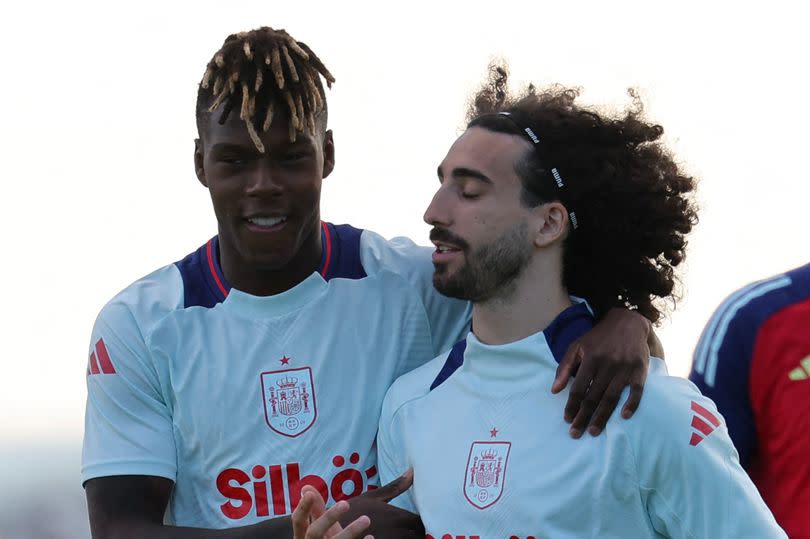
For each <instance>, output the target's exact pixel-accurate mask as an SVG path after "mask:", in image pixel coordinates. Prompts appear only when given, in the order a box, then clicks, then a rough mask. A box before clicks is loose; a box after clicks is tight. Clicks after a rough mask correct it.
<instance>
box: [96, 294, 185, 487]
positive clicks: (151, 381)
mask: <svg viewBox="0 0 810 539" xmlns="http://www.w3.org/2000/svg"><path fill="white" fill-rule="evenodd" d="M89 356H90V357H89V364H88V369H87V407H86V413H85V432H84V446H83V450H82V482H83V483H84V482H86V481H88V480H89V479H93V478H96V477H104V476H115V475H152V476H158V477H165V478H167V479H171V480H172V481H174V480H175V477H176V471H177V462H176V455H175V445H174V436H173V430H172V419H171V414H170V411H169V409H168V407H167V405H166V402H165V400H164V397H163V395H162V393H161V389H160V387H161V385H160V382H159V378H158V374H157V372H156V370H155V368H154V364H153V363H152V362H151V361H150V355H149V352H148V350H147V346H146V344H145V342H144V337H143V335H142V330H141V328H140V327H139V324H138V323H137V321H136V319H135V317H134V316H133V313H132V312H131V311H130V309H129V308H128V306H127V304H126V303H125V302H123V301H116V300H113V302H111V303H110V304H108V305H107V306H106V307H105V308H104V309H103V310H102V312H101V314H100V315H99V317H98V319H97V320H96V323H95V327H94V328H93V334H92V338H91V342H90V352H89Z"/></svg>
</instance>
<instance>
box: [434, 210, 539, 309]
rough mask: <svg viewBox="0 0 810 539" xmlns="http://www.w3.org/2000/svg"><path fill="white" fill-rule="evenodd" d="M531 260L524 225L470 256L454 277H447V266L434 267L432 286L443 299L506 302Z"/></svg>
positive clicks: (437, 265)
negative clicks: (445, 297) (501, 299)
mask: <svg viewBox="0 0 810 539" xmlns="http://www.w3.org/2000/svg"><path fill="white" fill-rule="evenodd" d="M531 257H532V249H531V247H530V246H529V227H528V225H527V224H526V223H521V224H519V225H517V226H515V227H514V228H511V229H510V230H507V231H506V232H505V233H504V234H503V235H502V236H501V237H500V238H498V239H496V240H495V241H493V242H491V243H489V244H487V245H483V246H481V247H478V248H477V249H476V250H475V251H473V252H470V253H468V255H467V263H466V264H464V266H462V267H461V269H459V270H458V271H456V272H455V273H454V274H448V273H447V271H448V270H447V266H446V265H444V264H435V265H434V268H435V271H434V273H433V286H434V287H435V288H436V290H438V291H439V293H440V294H442V295H445V296H448V297H451V298H458V299H464V300H468V301H472V302H474V303H483V302H486V301H490V300H493V299H499V298H503V299H505V298H506V297H508V296H509V295H510V294H511V292H512V290H513V289H514V286H515V280H516V279H517V278H518V276H519V275H520V274H521V273H522V272H523V270H524V269H525V268H526V266H528V264H529V261H530V260H531Z"/></svg>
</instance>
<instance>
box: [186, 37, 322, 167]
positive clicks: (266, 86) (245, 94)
mask: <svg viewBox="0 0 810 539" xmlns="http://www.w3.org/2000/svg"><path fill="white" fill-rule="evenodd" d="M321 76H323V78H324V79H326V84H327V86H328V87H330V88H331V87H332V83H333V82H335V78H334V77H333V76H332V74H331V73H329V70H328V69H326V67H325V66H324V65H323V63H322V62H321V60H320V59H319V58H318V57H317V56H316V55H315V53H314V52H312V50H311V49H310V48H309V47H308V46H307V45H306V44H304V43H301V42H300V41H296V40H295V39H294V38H293V37H292V36H291V35H289V34H288V33H287V32H285V31H284V30H274V29H272V28H269V27H267V26H264V27H262V28H258V29H256V30H251V31H250V32H240V33H238V34H232V35H230V36H228V38H227V39H225V43H224V44H223V45H222V48H221V49H220V50H219V51H217V53H216V54H215V55H214V57H213V58H212V59H211V61H210V62H209V63H208V68H207V69H206V71H205V75H203V78H202V82H200V92H199V94H198V97H197V101H198V116H199V110H200V102H201V101H202V100H201V97H203V96H204V97H210V98H212V100H209V102H210V106H209V107H208V109H207V111H208V112H213V111H214V110H216V109H217V108H218V107H220V106H221V105H224V107H223V109H222V114H221V115H220V118H219V123H220V124H223V123H225V121H226V120H227V119H228V116H229V115H230V113H231V111H232V110H233V109H234V108H235V107H237V106H238V108H239V118H241V119H242V120H244V122H245V125H246V126H247V130H248V133H249V134H250V138H251V140H253V143H254V144H255V145H256V148H257V149H258V150H259V151H260V152H262V153H264V144H262V141H261V137H260V133H263V132H265V131H267V130H268V129H270V126H271V124H272V122H273V116H274V110H273V107H274V106H278V105H281V106H284V105H286V107H287V110H288V112H289V116H290V141H291V142H295V138H296V134H297V133H298V132H302V133H303V132H304V131H307V130H309V131H310V132H312V133H314V132H315V119H316V118H317V117H318V115H319V114H320V113H321V112H322V111H324V110H325V109H326V94H325V93H324V89H323V85H322V84H321V81H320V77H321Z"/></svg>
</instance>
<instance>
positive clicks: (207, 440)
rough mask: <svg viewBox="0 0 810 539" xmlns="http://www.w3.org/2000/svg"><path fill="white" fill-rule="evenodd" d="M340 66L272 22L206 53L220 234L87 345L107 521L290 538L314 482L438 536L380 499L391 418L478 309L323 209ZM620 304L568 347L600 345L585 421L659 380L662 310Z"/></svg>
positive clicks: (147, 280) (98, 327) (90, 407)
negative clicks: (335, 72) (411, 378)
mask: <svg viewBox="0 0 810 539" xmlns="http://www.w3.org/2000/svg"><path fill="white" fill-rule="evenodd" d="M322 81H323V82H322ZM333 81H334V77H332V75H331V73H330V72H329V70H328V69H327V68H326V67H325V66H324V64H323V62H321V60H320V59H319V57H318V56H317V55H316V54H315V53H314V51H313V50H312V49H310V48H309V47H308V46H307V45H306V44H305V43H303V42H301V41H298V40H296V39H294V38H293V37H292V36H291V35H290V34H288V33H287V32H285V31H283V30H276V29H273V28H269V27H263V28H258V29H256V30H252V31H250V32H240V33H238V34H233V35H230V36H228V37H227V38H226V40H225V42H224V43H223V45H222V48H221V49H219V50H218V51H216V52H215V53H214V55H213V57H212V58H211V60H210V62H208V65H207V66H206V69H205V72H204V74H202V80H201V82H200V86H199V91H198V94H197V107H196V112H197V115H196V119H197V127H198V130H199V139H198V140H196V141H195V151H194V164H195V172H196V175H197V178H198V179H199V181H200V183H201V184H202V185H203V186H204V187H205V188H206V189H208V191H209V194H210V196H211V201H212V204H213V209H214V213H215V215H216V219H217V225H218V234H217V235H216V236H215V237H213V238H211V239H210V240H208V241H207V242H205V243H204V244H203V245H202V246H201V247H200V248H199V249H197V250H196V251H194V252H193V253H191V254H189V255H188V256H185V257H183V258H182V259H180V260H179V261H177V262H175V263H173V264H168V265H166V266H164V267H162V268H159V269H157V270H156V271H155V272H153V273H151V274H150V275H148V276H146V277H143V278H141V279H138V280H137V281H136V282H134V283H132V284H131V285H130V286H128V287H127V288H125V289H124V290H123V291H122V292H121V293H120V294H118V295H116V296H115V297H114V298H113V299H112V300H111V301H110V302H109V303H108V304H107V305H106V306H105V307H104V308H103V309H102V311H101V313H100V314H99V316H98V318H97V320H96V324H95V326H94V328H93V333H92V338H91V342H90V347H89V350H88V352H87V356H88V364H87V372H86V374H87V390H88V397H87V413H86V421H85V425H86V426H85V437H84V449H83V457H82V481H83V484H84V486H85V489H86V495H87V505H88V512H89V517H90V524H91V530H92V533H93V536H94V537H137V538H141V537H155V538H157V537H161V538H171V539H179V538H185V537H194V538H198V537H209V538H214V537H216V538H225V537H240V538H245V537H269V536H274V537H288V536H289V535H290V533H291V529H292V528H291V521H290V518H289V516H288V515H289V514H290V513H291V512H292V511H293V510H294V509H295V507H296V506H297V505H298V503H299V501H300V498H301V491H302V488H303V487H304V486H305V485H314V486H315V487H316V488H317V490H318V492H319V495H320V496H321V497H322V498H323V499H324V500H325V501H327V503H328V504H329V505H331V504H333V503H337V502H339V501H345V500H347V499H351V502H350V505H351V508H352V511H354V513H360V512H362V513H365V514H368V515H371V516H373V518H374V520H375V524H374V525H375V526H377V527H375V528H373V529H372V531H373V532H374V533H376V534H378V535H379V536H382V537H386V538H395V537H412V536H418V535H419V534H420V533H421V524H420V523H419V521H418V518H417V517H416V516H415V515H412V514H410V513H407V512H406V511H403V510H401V509H397V508H392V507H391V506H389V505H388V504H386V503H384V501H383V500H382V499H374V496H375V495H376V496H379V492H380V491H381V490H383V488H380V489H377V487H378V486H379V485H380V482H379V474H378V472H377V464H376V451H375V440H376V434H377V423H378V420H379V414H380V410H381V408H382V402H383V399H384V397H385V392H386V390H387V389H388V387H389V386H390V384H391V383H392V382H393V381H394V380H395V379H396V378H397V376H399V375H400V374H402V373H404V372H407V371H408V370H411V369H412V368H414V367H416V366H418V365H421V364H424V363H425V362H426V361H428V360H430V358H432V357H434V356H435V355H436V354H438V353H440V352H441V351H442V350H446V349H448V348H449V347H450V346H452V344H453V343H454V342H455V341H457V340H458V339H459V338H461V337H462V336H463V335H464V334H466V332H467V329H468V327H469V321H470V318H469V317H470V313H471V308H470V306H469V304H468V303H467V302H463V301H456V300H453V299H449V298H446V297H442V296H441V295H439V294H438V293H436V292H435V290H434V289H433V287H432V286H431V276H432V269H433V268H432V266H431V262H430V256H431V254H430V249H426V248H421V247H418V246H416V245H415V244H414V243H413V242H411V241H410V240H407V239H404V238H400V239H396V240H391V241H386V240H385V239H383V238H382V237H380V236H379V235H377V234H374V233H373V232H370V231H367V230H359V229H356V228H353V227H351V226H349V225H336V224H332V223H327V222H324V221H321V214H320V195H321V185H322V182H323V180H324V179H325V178H327V177H328V176H329V175H330V173H331V172H332V170H333V168H334V166H335V142H334V139H333V135H332V131H331V130H330V129H328V128H327V104H326V91H325V88H324V86H326V87H328V86H329V85H331V83H332V82H333ZM642 314H643V313H642ZM612 315H613V316H611V314H608V313H605V316H604V319H603V320H602V321H600V323H599V325H598V326H597V327H596V328H595V329H594V331H592V332H590V333H589V334H588V336H587V337H585V338H584V339H583V340H581V341H579V342H578V344H577V346H574V347H573V348H572V350H574V351H577V352H578V353H577V354H575V355H571V356H569V357H573V358H575V359H576V358H582V360H581V362H580V364H581V366H580V371H579V375H578V376H577V379H576V382H575V383H576V385H577V386H578V387H579V388H580V390H579V391H578V392H571V393H570V396H571V397H572V398H571V399H570V404H571V405H570V406H569V407H566V413H567V414H568V418H569V419H570V420H571V421H572V423H571V427H570V428H571V429H573V431H574V434H581V433H582V431H584V430H585V428H586V427H589V429H597V433H598V430H599V427H600V423H601V424H602V425H604V422H605V421H606V420H607V417H608V416H609V415H610V413H611V412H612V410H613V407H614V406H615V405H616V404H617V403H618V401H619V397H620V395H621V388H622V387H624V386H625V385H626V384H630V385H631V386H632V387H633V390H634V391H633V396H631V397H630V398H629V399H628V400H627V401H625V402H624V406H623V412H624V413H625V414H626V413H630V412H632V410H633V409H635V407H636V406H637V405H638V402H639V399H640V396H641V390H640V389H641V385H642V384H643V382H644V378H645V377H646V373H647V361H646V360H647V356H648V354H647V352H648V346H647V338H648V336H649V335H650V334H651V331H650V323H649V322H648V321H647V320H646V319H645V318H644V317H643V316H641V315H639V314H638V313H634V312H631V311H629V310H627V309H626V308H625V309H615V310H613V311H612ZM583 351H584V353H582V352H583ZM639 352H642V353H639ZM628 358H629V360H628ZM574 364H576V361H574V362H572V363H569V364H568V365H569V366H571V365H574ZM569 372H570V370H567V369H565V368H563V369H561V378H560V380H562V381H563V383H562V384H559V385H563V386H564V385H565V384H564V382H565V381H567V378H568V375H567V373H569ZM613 380H615V381H616V383H615V384H614V383H612V382H611V381H613ZM591 382H593V383H591ZM609 382H611V383H609ZM551 388H552V384H551V383H550V382H549V383H548V385H544V386H536V387H535V388H534V390H535V391H536V392H538V393H547V392H549V391H550V389H551ZM586 390H587V391H586ZM583 397H584V399H583ZM580 403H581V404H582V406H580ZM600 403H601V404H600ZM557 415H559V416H560V420H561V421H562V418H563V417H562V416H563V411H562V409H560V410H559V411H558V414H557ZM561 428H562V432H563V433H567V432H568V431H569V426H568V425H567V424H562V425H561ZM369 491H374V492H373V493H372V494H369ZM361 493H363V494H364V495H363V496H360V494H361ZM351 515H352V513H350V515H349V516H347V519H349V518H350V517H351ZM380 525H382V526H381V527H380Z"/></svg>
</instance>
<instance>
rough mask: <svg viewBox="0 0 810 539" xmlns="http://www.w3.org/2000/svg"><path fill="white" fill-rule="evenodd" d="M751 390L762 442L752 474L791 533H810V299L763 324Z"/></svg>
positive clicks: (780, 520) (756, 345)
mask: <svg viewBox="0 0 810 539" xmlns="http://www.w3.org/2000/svg"><path fill="white" fill-rule="evenodd" d="M750 390H751V404H752V407H753V412H754V420H755V424H756V430H757V439H758V443H759V452H758V455H757V457H756V459H755V460H754V462H753V463H752V466H751V467H750V469H749V473H750V474H751V478H752V479H753V480H754V483H756V485H757V487H759V490H760V492H761V494H762V497H763V498H764V500H765V502H766V503H767V504H768V506H769V507H770V508H771V510H772V511H773V513H774V516H775V517H776V520H777V521H778V522H779V524H780V525H781V526H782V527H783V528H784V529H785V531H786V532H787V533H788V536H790V537H806V538H810V512H809V511H808V510H807V508H810V300H804V301H802V302H800V303H795V304H793V305H791V306H790V307H787V308H784V309H782V310H780V311H778V312H777V313H776V314H774V315H773V316H772V317H771V318H769V319H768V321H767V322H766V323H765V324H763V325H762V326H761V328H760V331H759V333H758V335H757V338H756V344H755V346H754V356H753V360H752V365H751V380H750Z"/></svg>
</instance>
